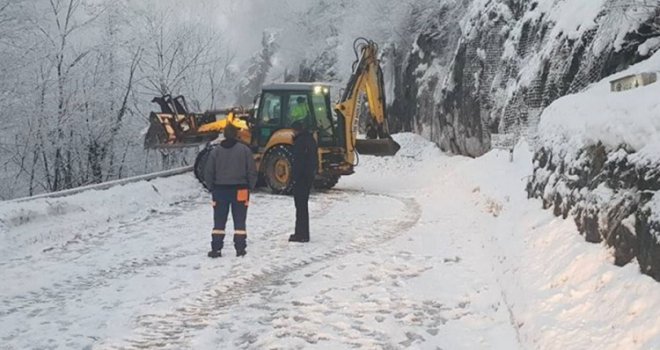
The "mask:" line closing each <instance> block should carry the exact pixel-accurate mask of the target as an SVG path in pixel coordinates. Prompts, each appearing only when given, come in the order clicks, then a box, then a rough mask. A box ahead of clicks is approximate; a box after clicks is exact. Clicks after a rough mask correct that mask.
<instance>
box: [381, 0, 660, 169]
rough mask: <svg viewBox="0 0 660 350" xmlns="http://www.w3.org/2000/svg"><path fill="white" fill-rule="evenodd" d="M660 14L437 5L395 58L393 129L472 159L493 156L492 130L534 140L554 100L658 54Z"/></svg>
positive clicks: (581, 6)
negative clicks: (409, 44) (413, 133)
mask: <svg viewBox="0 0 660 350" xmlns="http://www.w3.org/2000/svg"><path fill="white" fill-rule="evenodd" d="M658 8H659V6H651V5H648V4H647V2H644V1H641V2H635V1H618V0H614V1H603V0H597V1H588V2H575V1H555V0H536V1H521V0H490V1H486V0H475V1H458V0H456V1H446V2H443V3H442V4H440V5H435V8H434V9H433V11H431V12H428V11H427V12H424V13H422V14H419V15H416V16H418V17H417V19H418V20H419V21H420V22H421V23H423V25H421V27H420V28H419V31H418V33H417V35H416V37H415V41H414V44H413V46H412V48H411V49H410V50H408V51H405V50H404V52H406V54H405V55H400V57H398V58H397V60H395V62H397V63H398V65H400V67H399V68H398V70H397V74H396V87H395V100H394V103H393V105H392V107H391V108H392V113H391V115H392V116H394V117H395V118H396V119H395V120H393V123H392V124H393V125H394V126H395V128H397V129H399V130H412V131H416V132H419V133H421V134H422V135H424V136H426V137H428V138H429V139H431V140H432V141H435V142H437V143H438V144H439V145H440V146H441V147H442V148H443V149H444V150H448V151H451V152H454V153H459V154H465V155H469V156H478V155H481V154H483V153H484V152H486V151H488V150H489V149H490V147H491V134H492V133H507V134H517V135H520V134H528V133H529V130H528V129H529V128H531V130H532V131H531V133H532V134H533V133H534V132H535V126H536V124H537V121H538V118H539V116H540V114H541V112H542V110H543V108H545V107H547V106H548V105H549V104H550V103H551V102H552V101H554V100H556V99H557V98H559V97H561V96H563V95H566V94H568V93H573V92H578V91H580V90H582V89H583V88H584V87H586V86H587V85H588V84H590V83H592V82H595V81H598V80H600V79H601V78H603V77H605V76H608V75H610V74H612V73H615V72H618V71H620V70H622V69H625V68H626V67H627V66H629V65H630V64H633V63H636V62H639V61H641V60H643V59H645V58H647V57H648V55H649V54H650V53H651V52H652V51H653V50H655V49H656V48H657V41H654V39H651V38H653V37H655V36H657V35H658V30H657V24H658V16H657V14H658V13H660V12H659V11H658ZM412 16H415V14H414V13H413V14H412Z"/></svg>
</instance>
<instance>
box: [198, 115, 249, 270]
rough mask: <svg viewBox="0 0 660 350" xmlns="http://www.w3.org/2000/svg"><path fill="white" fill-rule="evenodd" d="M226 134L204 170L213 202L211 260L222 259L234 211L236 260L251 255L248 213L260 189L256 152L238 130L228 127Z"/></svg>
mask: <svg viewBox="0 0 660 350" xmlns="http://www.w3.org/2000/svg"><path fill="white" fill-rule="evenodd" d="M223 133H224V137H225V139H224V140H223V141H222V142H220V146H219V147H215V148H214V149H213V150H212V151H211V153H210V154H209V157H208V161H207V163H206V166H205V168H204V182H205V184H206V187H207V188H208V189H209V191H211V193H212V198H213V231H212V233H211V251H209V253H208V256H209V257H210V258H219V257H221V256H222V253H221V251H222V248H223V246H224V240H225V226H226V224H227V217H228V216H229V212H230V210H231V214H232V218H233V220H234V248H235V249H236V256H244V255H245V254H247V252H246V248H247V230H246V219H247V210H248V205H249V201H250V191H252V190H253V189H254V188H255V186H256V185H257V166H256V164H255V163H254V158H253V157H252V151H251V150H250V148H249V147H248V146H247V145H245V144H243V143H241V142H239V141H238V129H237V128H236V127H235V126H234V125H232V124H227V126H226V127H225V129H224V131H223Z"/></svg>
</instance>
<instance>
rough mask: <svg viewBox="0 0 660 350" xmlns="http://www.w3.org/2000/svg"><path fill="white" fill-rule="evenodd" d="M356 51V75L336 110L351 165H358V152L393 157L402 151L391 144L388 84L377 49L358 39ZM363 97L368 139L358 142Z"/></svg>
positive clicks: (366, 41) (355, 44) (355, 46)
mask: <svg viewBox="0 0 660 350" xmlns="http://www.w3.org/2000/svg"><path fill="white" fill-rule="evenodd" d="M353 48H354V50H355V55H356V61H355V63H354V64H353V73H352V74H351V78H350V79H349V81H348V84H347V85H346V89H345V90H344V94H343V96H342V98H341V100H340V101H339V103H337V105H336V106H335V111H336V113H337V115H338V116H339V117H340V118H342V119H343V123H342V124H343V128H344V134H345V135H346V140H345V142H346V151H347V155H348V158H349V162H351V163H354V162H355V159H354V158H355V151H357V152H358V153H360V154H370V155H378V156H390V155H394V154H396V152H398V151H399V149H400V148H401V146H399V144H398V143H396V142H395V141H394V140H392V137H391V136H390V134H389V130H388V127H387V109H386V106H387V103H386V100H385V87H384V86H385V84H384V81H383V71H382V69H381V67H380V61H379V59H378V45H377V44H376V43H375V42H373V41H371V40H367V39H364V38H358V39H356V40H355V42H354V43H353ZM363 94H364V95H365V96H366V99H367V103H368V106H369V118H370V119H369V120H367V135H366V136H367V139H366V140H358V138H357V135H358V126H359V113H358V107H359V103H360V96H362V95H363Z"/></svg>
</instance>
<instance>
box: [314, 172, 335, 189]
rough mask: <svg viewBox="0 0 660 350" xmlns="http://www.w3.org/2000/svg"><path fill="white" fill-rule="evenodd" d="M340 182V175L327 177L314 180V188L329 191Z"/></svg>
mask: <svg viewBox="0 0 660 350" xmlns="http://www.w3.org/2000/svg"><path fill="white" fill-rule="evenodd" d="M337 182H339V175H327V176H321V177H317V178H316V179H314V188H315V189H317V190H329V189H331V188H333V187H335V185H336V184H337Z"/></svg>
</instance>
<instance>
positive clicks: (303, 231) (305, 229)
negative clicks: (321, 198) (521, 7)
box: [293, 183, 312, 239]
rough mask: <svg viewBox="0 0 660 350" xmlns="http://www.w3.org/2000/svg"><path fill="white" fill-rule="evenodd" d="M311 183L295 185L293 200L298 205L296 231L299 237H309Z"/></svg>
mask: <svg viewBox="0 0 660 350" xmlns="http://www.w3.org/2000/svg"><path fill="white" fill-rule="evenodd" d="M311 189H312V185H311V184H307V183H297V184H296V185H295V186H294V187H293V201H294V203H295V205H296V231H295V235H296V236H298V237H302V238H306V239H309V207H308V205H307V203H308V202H309V192H310V191H311Z"/></svg>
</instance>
